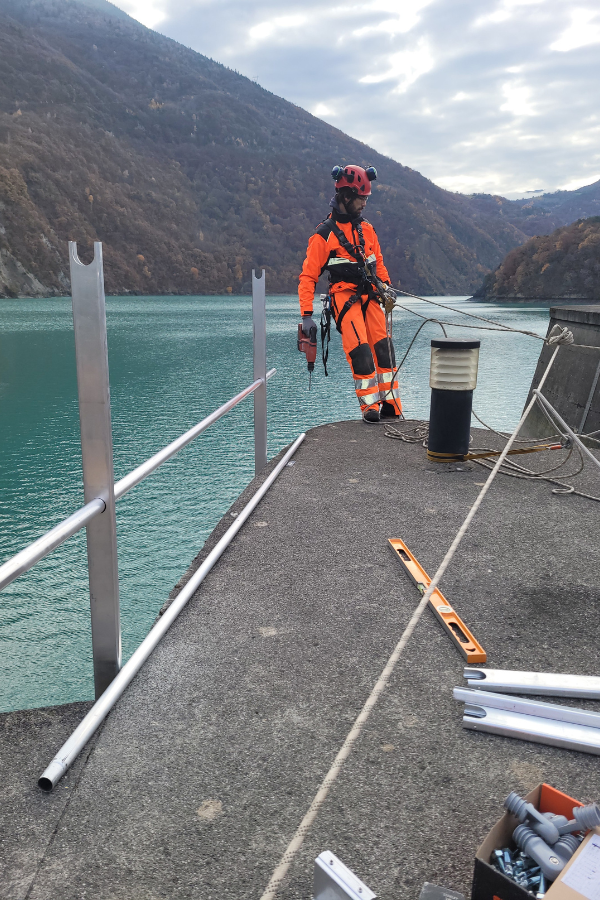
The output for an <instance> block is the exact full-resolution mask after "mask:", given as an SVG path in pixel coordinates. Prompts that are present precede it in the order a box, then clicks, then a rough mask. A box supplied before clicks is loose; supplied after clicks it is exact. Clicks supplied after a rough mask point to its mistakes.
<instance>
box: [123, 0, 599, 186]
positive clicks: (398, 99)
mask: <svg viewBox="0 0 600 900" xmlns="http://www.w3.org/2000/svg"><path fill="white" fill-rule="evenodd" d="M114 2H116V3H117V5H118V6H121V8H123V9H125V10H126V11H127V12H129V13H130V14H133V15H136V17H138V18H143V19H144V21H146V22H147V23H152V17H154V20H153V24H154V25H155V27H156V24H157V21H158V27H159V29H160V30H161V31H162V33H163V34H167V35H169V37H173V38H174V39H175V40H179V41H181V42H182V43H184V44H186V45H188V46H191V47H193V48H194V49H195V50H198V51H199V52H200V53H204V54H206V55H207V56H210V57H211V58H212V59H216V60H218V61H220V62H223V63H224V64H225V65H228V66H231V67H232V68H234V69H236V70H238V71H239V72H242V73H243V74H246V75H247V76H248V77H251V78H253V79H255V80H256V81H258V83H259V84H261V85H263V87H265V88H267V89H268V90H270V91H272V92H273V93H275V94H277V95H279V96H281V97H285V98H286V99H287V100H290V101H291V102H292V103H295V104H297V105H298V106H301V107H303V108H304V109H308V110H310V111H311V112H313V114H314V115H317V116H319V117H320V118H322V119H324V120H325V121H329V122H331V124H332V125H335V126H336V127H338V128H341V129H342V130H343V131H345V132H347V133H348V134H350V135H352V137H355V138H358V139H359V140H361V141H364V142H365V143H369V144H370V145H371V146H373V147H374V148H375V149H377V150H379V151H380V152H381V153H384V154H386V155H388V156H391V157H393V158H394V159H397V160H398V161H399V162H401V163H403V164H404V165H407V166H410V167H411V168H413V169H417V170H418V171H420V172H422V173H423V174H424V175H426V176H427V177H428V178H431V179H432V180H433V181H435V182H437V183H438V184H442V185H444V186H447V187H449V188H451V189H452V190H465V191H469V192H471V191H486V190H488V191H493V192H495V193H503V194H505V195H511V194H512V195H515V192H521V193H520V195H521V196H522V195H523V190H529V189H531V188H533V187H540V186H542V187H544V189H548V190H553V189H555V188H557V187H558V186H559V185H563V186H564V185H566V184H571V183H573V184H575V183H576V184H585V183H591V182H592V181H593V180H594V179H597V178H598V174H597V173H598V172H599V171H600V141H599V140H598V136H599V132H598V126H599V119H598V104H597V96H596V95H597V90H596V85H597V83H598V80H599V78H600V56H599V55H598V54H595V53H594V52H593V50H592V51H589V52H587V51H586V50H585V49H583V50H582V51H580V52H578V53H570V52H568V51H569V50H570V49H578V48H585V47H586V46H590V47H591V46H592V44H594V43H598V42H600V15H599V14H598V13H599V10H598V0H574V5H569V4H567V3H565V0H486V2H485V3H482V2H481V0H345V2H344V0H286V3H285V5H282V3H281V0H251V2H250V0H148V2H147V3H144V2H143V0H114ZM136 11H137V12H136ZM157 17H163V18H162V19H158V20H157ZM332 164H333V163H332Z"/></svg>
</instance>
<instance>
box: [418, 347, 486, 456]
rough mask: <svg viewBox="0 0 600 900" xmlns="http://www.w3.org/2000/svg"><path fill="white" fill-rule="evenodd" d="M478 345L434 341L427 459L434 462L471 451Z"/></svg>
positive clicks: (430, 380)
mask: <svg viewBox="0 0 600 900" xmlns="http://www.w3.org/2000/svg"><path fill="white" fill-rule="evenodd" d="M479 346H480V341H460V340H452V339H451V338H438V339H435V340H433V341H432V342H431V369H430V374H429V386H430V387H431V408H430V412H429V439H428V443H427V458H428V459H431V460H434V461H435V462H453V461H457V460H462V459H464V457H465V455H466V454H467V453H468V452H469V440H470V437H471V410H472V407H473V391H474V390H475V387H476V385H477V367H478V364H479Z"/></svg>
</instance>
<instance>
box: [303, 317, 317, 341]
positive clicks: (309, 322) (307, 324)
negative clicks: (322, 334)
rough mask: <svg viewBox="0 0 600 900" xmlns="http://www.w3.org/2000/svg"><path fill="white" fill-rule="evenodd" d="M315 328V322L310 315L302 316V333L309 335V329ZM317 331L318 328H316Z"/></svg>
mask: <svg viewBox="0 0 600 900" xmlns="http://www.w3.org/2000/svg"><path fill="white" fill-rule="evenodd" d="M311 328H317V323H316V322H315V320H314V319H313V317H312V316H302V334H305V335H306V337H310V329H311ZM317 331H318V329H317Z"/></svg>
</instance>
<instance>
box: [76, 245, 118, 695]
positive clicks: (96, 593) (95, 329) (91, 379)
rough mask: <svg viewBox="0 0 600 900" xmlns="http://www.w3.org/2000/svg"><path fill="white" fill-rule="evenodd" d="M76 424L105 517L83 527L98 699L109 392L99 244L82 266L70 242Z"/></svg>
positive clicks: (107, 578) (111, 628) (110, 483)
mask: <svg viewBox="0 0 600 900" xmlns="http://www.w3.org/2000/svg"><path fill="white" fill-rule="evenodd" d="M69 262H70V266H71V292H72V295H73V325H74V329H75V355H76V359H77V386H78V391H79V421H80V425H81V453H82V460H83V490H84V499H85V502H86V503H89V502H90V501H91V500H95V499H96V498H100V499H101V500H103V501H104V504H105V509H104V512H103V513H102V514H101V515H99V516H96V517H95V518H94V519H92V520H91V521H90V522H88V524H87V525H86V529H87V553H88V570H89V584H90V606H91V614H92V650H93V657H94V685H95V690H96V697H100V695H101V694H102V693H104V691H105V690H106V688H107V687H108V685H109V684H110V683H111V681H112V680H113V678H114V677H115V676H116V675H117V674H118V672H119V669H120V668H121V623H120V615H119V572H118V567H117V528H116V519H115V496H114V472H113V452H112V431H111V419H110V389H109V381H108V347H107V340H106V309H105V299H104V272H103V267H102V244H100V243H95V244H94V260H93V262H92V263H90V265H89V266H84V265H83V263H82V262H81V261H80V259H79V257H78V256H77V244H76V243H75V242H74V241H69Z"/></svg>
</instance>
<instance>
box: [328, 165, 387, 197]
mask: <svg viewBox="0 0 600 900" xmlns="http://www.w3.org/2000/svg"><path fill="white" fill-rule="evenodd" d="M331 177H332V178H333V180H334V181H335V188H336V190H337V191H339V189H340V188H343V187H349V188H351V189H352V190H353V191H356V194H357V196H359V197H368V196H369V194H370V193H371V182H372V181H375V179H376V178H377V169H376V168H375V166H369V167H368V168H367V169H363V168H361V167H360V166H334V167H333V169H332V170H331Z"/></svg>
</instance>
